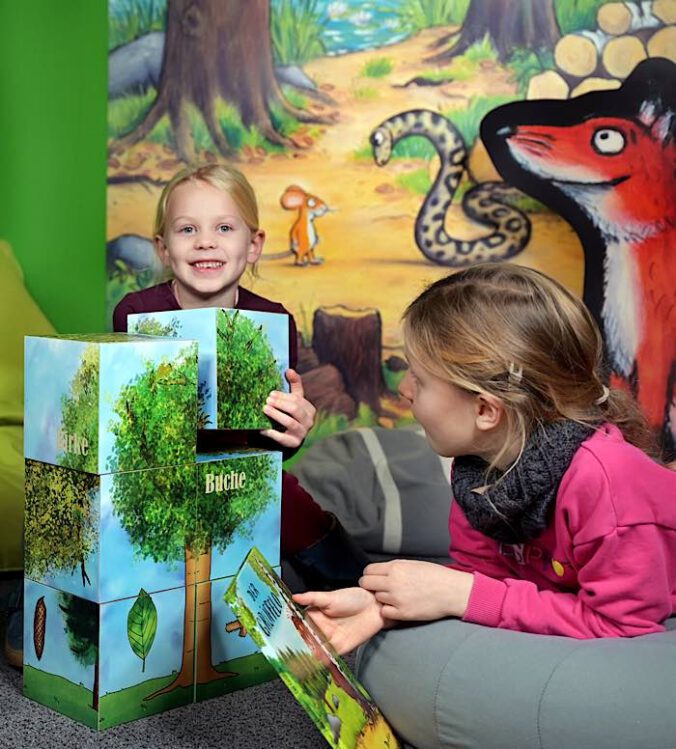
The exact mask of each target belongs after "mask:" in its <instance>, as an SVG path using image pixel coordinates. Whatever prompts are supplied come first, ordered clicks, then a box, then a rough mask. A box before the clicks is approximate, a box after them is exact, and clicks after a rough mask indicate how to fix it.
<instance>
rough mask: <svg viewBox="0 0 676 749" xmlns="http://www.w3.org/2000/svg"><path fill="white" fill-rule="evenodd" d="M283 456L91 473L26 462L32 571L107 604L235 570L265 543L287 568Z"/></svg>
mask: <svg viewBox="0 0 676 749" xmlns="http://www.w3.org/2000/svg"><path fill="white" fill-rule="evenodd" d="M281 475H282V463H281V453H280V452H277V451H267V450H255V449H248V450H241V451H236V452H226V453H218V454H200V455H198V456H197V462H192V463H190V464H187V465H183V466H166V467H163V468H153V469H148V470H145V471H126V472H119V473H112V474H103V475H97V474H90V473H86V472H84V471H75V470H73V469H71V468H63V467H61V466H55V465H51V464H49V463H40V462H38V461H34V460H27V461H26V512H25V565H24V567H25V575H26V576H27V577H29V578H30V579H32V580H35V581H37V582H42V583H44V584H46V585H49V586H51V587H54V588H58V589H59V590H63V591H66V592H69V593H73V594H75V595H77V596H80V597H81V598H85V599H87V600H90V601H94V602H97V603H103V602H107V601H113V600H116V599H119V598H127V597H129V596H133V595H136V593H137V592H138V587H139V585H141V586H143V588H144V589H145V590H146V591H148V592H156V591H161V590H168V589H170V588H176V587H179V586H184V585H192V584H195V583H197V582H206V581H209V580H213V579H215V578H217V577H225V576H227V575H232V574H234V573H235V572H236V571H237V569H238V568H239V566H240V564H241V563H242V560H243V559H244V557H245V556H246V555H247V553H248V551H249V549H250V548H251V547H252V546H254V545H258V546H259V548H261V549H263V550H265V553H266V554H267V555H268V558H269V559H271V560H272V561H273V563H274V564H279V535H280V523H281V520H280V506H281Z"/></svg>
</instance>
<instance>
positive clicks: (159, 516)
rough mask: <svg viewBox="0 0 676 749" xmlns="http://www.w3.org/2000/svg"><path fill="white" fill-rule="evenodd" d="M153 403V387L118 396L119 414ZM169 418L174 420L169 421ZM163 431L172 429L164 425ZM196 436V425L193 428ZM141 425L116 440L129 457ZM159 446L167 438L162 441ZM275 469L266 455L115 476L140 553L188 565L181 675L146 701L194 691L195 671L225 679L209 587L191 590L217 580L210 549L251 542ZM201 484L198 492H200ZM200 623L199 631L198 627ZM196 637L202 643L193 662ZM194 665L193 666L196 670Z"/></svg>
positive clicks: (121, 512) (116, 498) (118, 499)
mask: <svg viewBox="0 0 676 749" xmlns="http://www.w3.org/2000/svg"><path fill="white" fill-rule="evenodd" d="M146 397H147V387H146V385H145V384H144V383H139V385H138V389H137V390H136V389H133V388H131V389H129V390H128V391H127V392H125V393H124V394H122V395H121V396H120V403H119V404H118V407H119V408H120V409H128V408H129V409H130V410H131V411H132V412H133V413H136V412H137V405H136V399H137V398H138V399H139V400H140V401H141V402H143V401H144V400H145V398H146ZM167 418H169V416H167ZM165 427H171V424H166V425H165ZM192 428H193V432H194V422H193V427H192ZM143 429H144V425H143V421H142V420H141V419H138V418H134V419H131V420H130V421H128V422H127V424H126V425H125V428H124V429H121V430H119V431H118V433H117V442H116V451H117V452H118V453H119V454H125V453H126V451H127V450H128V449H129V446H130V444H131V445H132V446H133V445H134V444H136V443H138V442H139V441H140V440H147V439H148V437H147V436H144V434H143ZM156 439H162V440H163V441H165V442H166V441H167V440H166V439H165V438H162V437H161V436H158V437H157V438H156ZM219 466H223V467H224V469H225V467H227V471H228V472H230V471H235V472H237V473H240V472H244V473H245V474H246V482H245V483H244V486H243V487H242V488H240V489H237V490H233V491H232V492H229V493H228V495H227V498H226V497H224V495H223V494H222V493H217V492H213V493H211V494H206V493H204V492H202V491H200V490H199V489H197V486H201V485H203V483H204V475H205V473H206V472H207V471H214V470H218V467H219ZM273 478H274V462H273V460H272V458H271V456H269V455H266V454H264V453H263V454H259V455H251V456H249V457H246V458H233V459H232V460H229V461H227V462H219V463H200V464H198V465H197V466H194V465H188V466H176V467H173V468H171V469H166V470H165V469H163V470H158V471H134V472H131V473H127V474H124V475H121V474H120V475H116V476H115V477H114V480H113V489H112V500H113V506H114V509H115V513H116V515H118V516H119V518H120V523H121V525H122V527H123V528H124V529H125V531H126V532H127V534H128V536H129V539H130V542H131V544H132V545H133V547H134V549H135V551H136V553H138V554H140V555H141V556H142V557H143V558H146V559H152V560H153V561H155V562H165V563H166V562H183V561H184V562H185V576H186V577H185V579H186V586H185V596H186V597H185V613H184V640H183V658H182V665H181V670H180V672H179V674H178V675H177V677H176V679H175V680H174V681H173V682H172V683H171V684H169V685H168V686H167V687H166V688H164V689H162V690H160V691H158V692H155V693H154V694H152V695H150V696H148V697H146V699H152V698H154V697H156V696H157V695H159V694H162V693H164V692H169V691H171V690H173V689H176V688H177V687H183V686H191V685H192V684H193V667H194V666H195V667H196V669H197V679H198V682H199V683H206V682H207V681H211V680H213V679H221V678H224V676H227V675H228V674H227V673H223V672H219V671H216V669H214V667H213V665H212V663H211V585H210V583H208V582H205V583H204V584H203V585H199V586H198V589H197V594H196V593H195V588H194V585H193V583H196V582H202V581H209V580H210V579H211V550H212V549H213V548H216V549H219V550H224V549H225V548H226V547H227V546H228V544H229V543H230V542H231V541H232V537H233V535H234V533H235V531H237V532H240V533H243V534H244V535H245V536H246V535H247V534H248V535H249V536H250V535H251V532H252V528H253V523H254V520H255V518H256V517H257V516H258V515H259V514H260V513H261V512H262V511H263V510H264V509H265V508H266V507H267V506H268V505H269V504H270V503H271V502H272V501H273V499H274V497H275V492H274V490H273V483H272V479H273ZM196 480H197V482H198V483H197V486H196V483H195V482H196ZM195 623H196V628H195ZM195 638H197V640H198V641H199V642H200V643H201V646H200V648H199V649H198V652H197V657H196V658H194V642H195ZM193 662H194V663H193Z"/></svg>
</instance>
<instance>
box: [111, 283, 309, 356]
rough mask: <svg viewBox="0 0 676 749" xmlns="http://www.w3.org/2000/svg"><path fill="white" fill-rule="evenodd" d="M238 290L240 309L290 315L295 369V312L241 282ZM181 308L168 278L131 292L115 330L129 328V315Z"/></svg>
mask: <svg viewBox="0 0 676 749" xmlns="http://www.w3.org/2000/svg"><path fill="white" fill-rule="evenodd" d="M238 291H239V294H238V299H237V304H236V305H235V308H236V309H248V310H252V311H254V312H276V313H277V314H280V315H288V316H289V366H290V367H291V369H295V368H296V365H297V363H298V331H297V329H296V321H295V320H294V319H293V315H292V314H291V313H290V312H289V311H288V310H287V309H285V308H284V307H283V306H282V305H281V304H279V302H271V301H270V300H269V299H266V298H265V297H262V296H258V294H254V293H253V291H249V290H248V289H243V288H242V287H241V286H240V287H239V289H238ZM180 309H181V308H180V307H179V306H178V302H177V301H176V297H175V296H174V292H173V291H172V290H171V281H165V282H164V283H161V284H158V285H157V286H151V287H150V288H149V289H143V291H134V292H132V293H131V294H127V295H126V296H125V297H124V298H123V299H122V300H121V301H120V303H119V304H118V305H117V307H115V311H114V312H113V330H114V331H115V332H117V333H126V332H127V315H134V314H138V313H141V312H171V311H172V310H180Z"/></svg>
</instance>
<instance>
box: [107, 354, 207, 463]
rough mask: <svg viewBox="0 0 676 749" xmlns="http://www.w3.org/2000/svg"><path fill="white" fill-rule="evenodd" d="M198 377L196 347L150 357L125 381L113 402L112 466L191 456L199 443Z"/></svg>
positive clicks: (178, 459)
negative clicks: (169, 355) (153, 359)
mask: <svg viewBox="0 0 676 749" xmlns="http://www.w3.org/2000/svg"><path fill="white" fill-rule="evenodd" d="M196 381H197V360H196V358H195V357H194V347H193V346H192V345H191V346H190V347H188V348H187V349H185V350H183V351H182V352H181V353H180V354H179V355H178V356H177V357H176V358H175V359H174V361H172V362H169V361H166V360H165V361H162V362H161V363H159V364H158V363H157V362H150V361H148V362H146V364H145V368H144V370H143V372H141V373H140V374H138V375H137V376H136V377H135V378H134V379H133V380H132V381H131V382H130V383H129V384H127V385H125V386H124V387H123V388H122V389H121V390H120V394H119V396H118V399H117V401H116V402H115V405H114V407H113V412H114V413H115V414H116V416H117V417H118V419H116V420H111V422H110V430H111V432H112V433H113V435H114V437H115V443H114V446H113V449H112V451H111V456H110V457H109V458H108V469H109V470H110V471H134V470H142V469H144V468H147V467H148V466H169V465H177V464H179V463H184V462H185V461H186V460H187V459H189V452H190V450H189V446H192V445H194V444H195V422H196V421H197V396H196V391H195V389H194V388H193V387H190V383H193V382H196Z"/></svg>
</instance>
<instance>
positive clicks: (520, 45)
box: [431, 0, 561, 63]
mask: <svg viewBox="0 0 676 749" xmlns="http://www.w3.org/2000/svg"><path fill="white" fill-rule="evenodd" d="M486 34H488V35H489V36H490V37H491V40H492V42H493V46H494V47H495V49H496V50H497V53H498V57H499V59H500V62H503V63H504V62H507V60H508V59H509V58H510V57H511V55H512V53H513V52H514V51H515V49H540V48H545V49H553V48H554V45H555V44H556V42H557V40H558V38H559V36H560V35H561V32H560V29H559V24H558V21H557V20H556V14H555V12H554V0H520V2H514V0H471V2H470V5H469V8H468V9H467V15H466V16H465V21H464V23H463V25H462V31H461V32H460V38H459V39H458V41H457V42H456V43H455V44H454V45H453V46H452V47H451V48H450V49H448V50H444V51H443V52H441V53H440V54H438V55H435V56H434V57H433V58H431V59H432V61H434V62H447V61H448V60H449V59H451V58H453V57H456V56H458V55H462V54H463V53H464V52H466V51H467V49H468V48H469V47H471V46H472V45H473V44H475V43H476V42H481V41H482V40H483V38H484V36H485V35H486Z"/></svg>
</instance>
